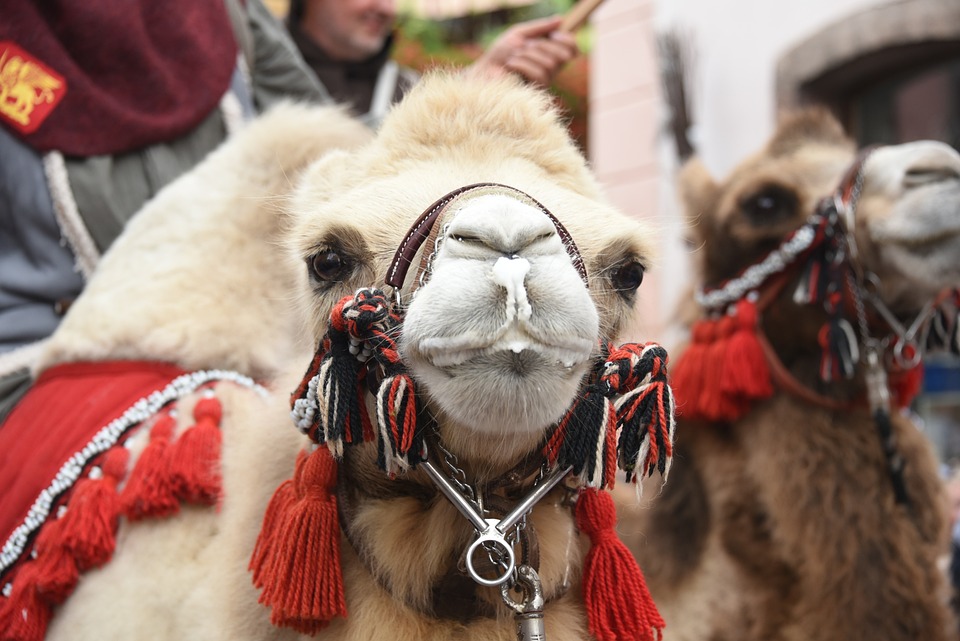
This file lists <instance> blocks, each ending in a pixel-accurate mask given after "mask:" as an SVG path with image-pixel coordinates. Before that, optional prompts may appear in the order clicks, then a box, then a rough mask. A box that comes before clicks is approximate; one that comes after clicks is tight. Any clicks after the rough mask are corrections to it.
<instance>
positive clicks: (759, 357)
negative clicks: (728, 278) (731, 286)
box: [723, 299, 773, 409]
mask: <svg viewBox="0 0 960 641" xmlns="http://www.w3.org/2000/svg"><path fill="white" fill-rule="evenodd" d="M734 319H735V323H736V329H735V331H734V333H733V336H732V337H731V338H730V343H729V347H728V350H727V364H726V370H725V373H724V376H723V391H724V393H726V394H728V395H730V396H734V397H739V398H746V399H749V400H753V399H760V398H769V397H770V396H771V395H772V394H773V384H772V383H771V382H770V366H769V365H768V364H767V358H766V356H765V355H764V353H763V347H761V345H760V339H759V338H758V337H757V327H758V323H759V315H758V312H757V305H756V303H752V302H750V301H748V300H746V299H743V300H740V301H739V302H738V303H737V313H736V316H734ZM743 409H746V408H743Z"/></svg>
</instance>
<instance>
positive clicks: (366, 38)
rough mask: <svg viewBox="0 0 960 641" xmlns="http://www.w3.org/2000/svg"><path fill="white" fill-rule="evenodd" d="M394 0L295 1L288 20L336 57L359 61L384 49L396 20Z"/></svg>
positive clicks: (331, 55) (328, 53) (336, 58)
mask: <svg viewBox="0 0 960 641" xmlns="http://www.w3.org/2000/svg"><path fill="white" fill-rule="evenodd" d="M396 17H397V12H396V2H395V0H295V1H294V2H292V3H291V20H292V21H294V22H299V24H300V27H301V28H302V29H303V30H304V31H305V32H306V33H307V35H309V36H310V37H311V38H312V39H313V40H314V41H315V42H316V43H317V44H318V45H319V46H320V47H321V48H322V49H323V50H324V51H326V53H327V55H329V56H330V57H331V58H334V59H335V60H344V61H351V62H353V61H359V60H364V59H366V58H369V57H370V56H372V55H374V54H375V53H377V52H378V51H380V50H381V49H382V48H383V45H384V43H385V42H386V39H387V37H388V36H389V35H390V32H391V31H392V30H393V25H394V21H395V20H396Z"/></svg>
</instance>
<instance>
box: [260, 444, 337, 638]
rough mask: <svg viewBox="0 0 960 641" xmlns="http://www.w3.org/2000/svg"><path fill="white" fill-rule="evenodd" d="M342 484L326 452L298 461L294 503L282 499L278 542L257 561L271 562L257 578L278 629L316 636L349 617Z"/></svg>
mask: <svg viewBox="0 0 960 641" xmlns="http://www.w3.org/2000/svg"><path fill="white" fill-rule="evenodd" d="M336 484H337V463H336V461H335V460H334V458H333V456H332V455H331V454H330V451H329V450H328V449H327V448H326V447H320V448H319V449H317V450H316V451H314V452H313V453H312V454H310V455H309V456H306V457H302V458H300V459H299V460H298V461H297V469H296V470H295V472H294V477H293V493H294V495H295V498H294V500H292V501H288V500H287V499H286V498H284V497H281V498H280V499H278V504H277V505H274V506H272V507H273V510H272V514H269V515H268V516H269V517H270V518H271V519H272V520H273V524H272V527H271V529H272V530H273V531H272V533H271V534H270V535H268V536H269V537H270V539H272V541H271V542H270V545H269V549H268V550H267V551H264V550H260V551H259V553H258V551H257V550H255V552H254V555H255V556H257V555H258V554H262V555H264V556H267V557H271V558H267V559H260V562H261V565H260V566H259V568H258V569H257V570H255V572H254V575H255V581H258V582H259V583H261V584H262V585H263V592H262V593H261V595H260V603H262V604H264V605H266V606H268V607H270V608H271V609H272V613H271V616H270V620H271V622H273V624H274V625H277V626H282V627H288V628H292V629H294V630H296V631H298V632H301V633H303V634H314V633H316V632H317V631H319V630H322V629H323V628H325V627H326V626H327V625H328V624H329V623H330V621H331V620H332V619H333V618H334V617H337V616H340V617H346V616H347V605H346V601H345V600H344V595H343V576H342V574H341V569H340V526H339V518H338V515H337V499H336ZM281 487H282V486H281ZM274 497H275V498H276V495H274ZM269 511H270V510H268V512H269ZM264 520H265V521H266V519H264ZM258 545H259V542H258Z"/></svg>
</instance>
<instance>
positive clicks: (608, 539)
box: [576, 488, 666, 641]
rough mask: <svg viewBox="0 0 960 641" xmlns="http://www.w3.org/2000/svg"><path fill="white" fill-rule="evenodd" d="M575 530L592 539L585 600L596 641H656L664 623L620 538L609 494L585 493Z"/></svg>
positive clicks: (579, 501) (661, 633)
mask: <svg viewBox="0 0 960 641" xmlns="http://www.w3.org/2000/svg"><path fill="white" fill-rule="evenodd" d="M576 518H577V527H578V528H579V529H580V531H581V532H583V533H585V534H587V536H589V537H590V542H591V548H590V551H589V552H588V553H587V557H586V559H585V560H584V566H583V596H584V603H585V605H586V609H587V617H588V623H589V628H590V633H591V634H592V635H593V636H594V637H595V638H596V639H597V641H621V640H623V639H636V640H637V641H657V640H659V639H662V638H663V628H664V627H665V626H666V624H665V623H664V621H663V618H662V617H661V616H660V613H659V612H658V611H657V606H656V604H654V602H653V599H652V598H651V596H650V592H649V590H647V584H646V581H644V578H643V573H642V572H641V571H640V566H638V565H637V562H636V560H635V559H634V558H633V555H632V554H630V551H629V550H628V549H627V547H626V546H625V545H624V544H623V542H622V541H621V540H620V539H619V538H618V537H617V532H616V524H617V512H616V507H615V506H614V503H613V499H612V498H611V497H610V495H609V494H607V493H606V492H602V491H597V490H593V489H589V488H587V489H584V490H583V491H582V492H581V493H580V498H579V499H578V500H577V508H576Z"/></svg>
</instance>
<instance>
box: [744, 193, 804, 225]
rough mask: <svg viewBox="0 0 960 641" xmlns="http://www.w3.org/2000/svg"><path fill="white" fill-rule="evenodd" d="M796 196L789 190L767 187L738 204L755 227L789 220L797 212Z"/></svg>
mask: <svg viewBox="0 0 960 641" xmlns="http://www.w3.org/2000/svg"><path fill="white" fill-rule="evenodd" d="M797 204H798V203H797V196H796V195H795V194H794V193H793V192H792V191H790V190H788V189H784V188H783V187H779V186H777V185H769V186H767V187H764V188H763V189H761V190H760V191H758V192H756V193H754V194H753V195H752V196H749V197H747V198H745V199H744V200H742V201H741V202H740V211H742V212H743V214H744V215H745V216H746V217H747V219H748V220H749V221H750V222H751V223H752V224H755V225H769V224H771V223H780V222H783V221H785V220H790V219H791V218H793V216H794V215H795V214H796V211H797Z"/></svg>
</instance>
